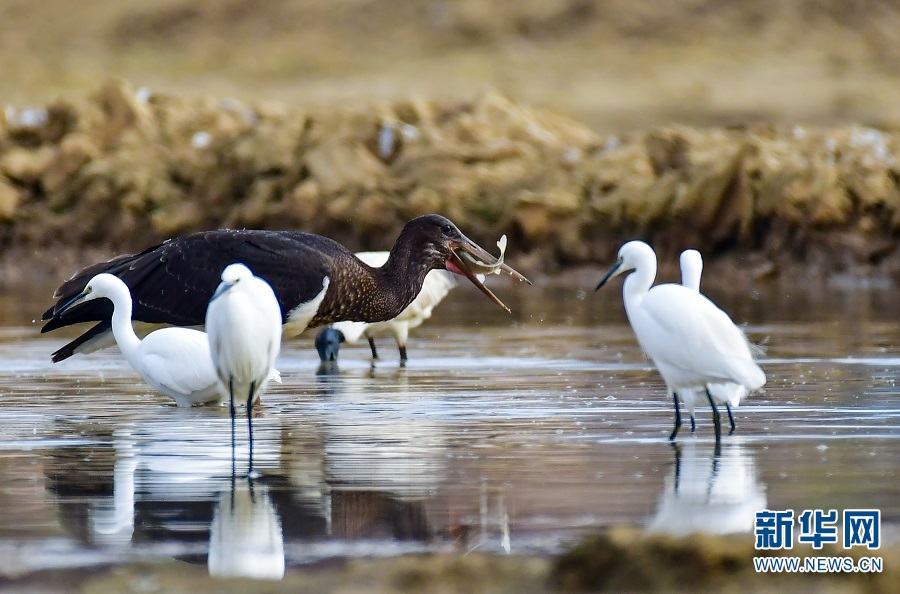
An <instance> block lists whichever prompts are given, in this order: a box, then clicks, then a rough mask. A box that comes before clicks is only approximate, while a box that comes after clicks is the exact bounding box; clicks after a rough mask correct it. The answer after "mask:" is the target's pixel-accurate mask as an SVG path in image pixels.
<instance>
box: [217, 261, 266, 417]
mask: <svg viewBox="0 0 900 594" xmlns="http://www.w3.org/2000/svg"><path fill="white" fill-rule="evenodd" d="M206 331H207V333H208V334H209V348H210V352H211V355H212V361H213V365H214V366H215V369H216V373H217V375H218V377H219V380H220V381H221V382H222V384H223V385H224V386H226V388H228V386H231V391H232V395H233V394H234V393H236V394H239V395H241V396H243V395H245V394H246V395H247V401H246V402H247V404H248V405H252V404H253V402H255V401H256V399H257V397H258V396H259V391H260V390H261V389H262V386H263V382H264V381H265V378H266V377H267V376H268V374H269V372H270V371H271V369H272V367H273V366H274V364H275V358H276V357H278V352H279V350H280V349H281V308H280V307H279V305H278V300H277V299H276V298H275V293H274V292H273V291H272V287H271V286H269V283H267V282H266V281H264V280H263V279H261V278H259V277H257V276H253V273H252V272H251V271H250V269H249V268H247V267H246V266H244V265H243V264H231V265H229V266H227V267H226V268H225V270H224V271H222V283H221V284H220V285H219V287H218V289H216V292H215V294H214V295H213V297H212V299H210V301H209V307H208V308H207V311H206Z"/></svg>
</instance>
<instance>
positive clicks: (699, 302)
mask: <svg viewBox="0 0 900 594" xmlns="http://www.w3.org/2000/svg"><path fill="white" fill-rule="evenodd" d="M618 256H619V257H618V261H617V262H616V264H615V266H614V267H613V268H612V270H610V271H609V273H608V274H607V275H606V277H604V279H603V280H602V281H600V284H599V285H598V286H597V288H598V289H599V288H600V287H601V286H603V285H604V284H605V283H606V282H607V281H608V280H609V279H610V278H613V277H615V276H617V275H619V274H621V273H623V272H628V271H632V270H633V271H634V272H633V273H632V274H630V275H628V278H626V279H625V283H624V286H623V290H622V295H623V299H624V301H625V312H626V313H627V315H628V320H629V322H630V323H631V327H632V329H633V330H634V333H635V336H636V337H637V339H638V342H639V343H640V345H641V348H642V349H643V350H644V352H646V353H647V355H648V356H649V357H650V359H652V360H653V363H654V364H655V365H656V367H657V369H659V372H660V374H661V375H662V376H663V379H664V380H665V382H666V384H667V386H668V387H669V388H670V389H671V390H673V391H675V392H679V391H681V390H683V389H685V388H696V389H703V390H705V389H706V387H707V386H709V385H710V384H722V383H735V384H740V385H742V386H744V387H745V388H747V389H748V390H755V389H757V388H760V387H762V385H763V384H765V382H766V376H765V373H763V371H762V369H760V367H759V365H757V364H756V362H755V361H754V360H753V354H752V352H751V349H750V344H749V343H748V341H747V338H746V337H745V336H744V333H743V332H741V330H740V329H739V328H738V327H737V326H735V324H734V322H732V321H731V318H730V317H728V314H726V313H725V312H724V311H722V310H721V309H719V308H718V307H717V306H716V305H715V304H714V303H713V302H712V301H710V300H709V299H707V298H706V297H705V296H704V295H702V294H701V293H698V292H697V291H693V290H691V289H688V288H687V287H684V286H681V285H675V284H664V285H657V286H656V287H653V288H652V289H651V288H650V287H651V285H652V284H653V281H654V279H655V278H656V254H655V253H654V251H653V248H651V247H650V246H649V245H647V244H646V243H644V242H642V241H630V242H628V243H626V244H625V245H623V246H622V247H621V248H620V249H619V255H618ZM708 399H709V401H710V404H711V405H712V408H713V420H714V422H715V428H716V440H717V442H718V439H719V436H720V431H721V428H720V427H719V416H718V409H717V408H716V407H715V404H714V403H713V401H712V397H711V396H710V397H708ZM676 411H677V409H676ZM679 425H680V417H679V418H677V420H676V429H675V431H674V432H673V433H672V436H671V437H672V438H674V436H675V435H676V434H677V431H678V426H679Z"/></svg>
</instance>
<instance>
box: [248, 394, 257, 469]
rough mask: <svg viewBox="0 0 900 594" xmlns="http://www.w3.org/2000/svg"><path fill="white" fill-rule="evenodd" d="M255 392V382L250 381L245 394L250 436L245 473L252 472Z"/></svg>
mask: <svg viewBox="0 0 900 594" xmlns="http://www.w3.org/2000/svg"><path fill="white" fill-rule="evenodd" d="M255 392H256V382H250V393H249V394H247V434H248V435H249V436H250V460H249V463H248V464H247V474H248V475H252V474H253V394H254V393H255Z"/></svg>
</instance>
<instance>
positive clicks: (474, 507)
mask: <svg viewBox="0 0 900 594" xmlns="http://www.w3.org/2000/svg"><path fill="white" fill-rule="evenodd" d="M589 280H592V281H593V282H596V280H597V279H589ZM586 285H587V286H586V287H585V289H586V291H584V292H583V291H579V290H577V289H570V290H567V289H539V288H533V287H532V288H529V287H524V286H523V287H500V288H498V290H497V292H498V293H499V294H501V296H502V298H504V300H506V301H507V303H508V304H509V305H510V306H511V307H512V308H513V311H514V314H513V315H508V314H506V313H504V312H502V311H501V310H499V308H496V306H494V305H493V304H491V303H490V302H489V301H487V300H486V299H484V298H483V297H481V296H480V294H478V293H477V292H475V291H473V290H471V289H470V288H468V287H466V288H461V289H458V290H457V291H456V292H455V293H451V295H450V296H449V297H448V299H447V301H446V302H445V303H444V304H442V306H441V307H440V308H439V309H438V311H437V312H436V315H435V317H434V318H433V319H432V320H431V321H429V322H428V323H426V324H425V325H424V326H423V327H421V328H419V329H418V330H417V331H413V336H412V338H411V341H410V344H409V353H410V361H409V364H408V365H407V367H405V368H401V367H400V366H399V365H398V362H397V351H396V348H395V347H394V346H393V341H392V339H390V338H383V339H381V340H380V341H379V345H380V352H381V355H382V358H383V359H382V360H381V361H380V362H378V364H377V365H375V366H374V367H373V366H370V363H369V351H368V347H367V346H366V345H364V344H360V345H357V346H355V347H350V346H345V347H344V348H343V349H342V351H341V358H342V360H341V363H340V372H339V373H337V374H330V375H323V374H317V366H318V359H317V356H316V353H315V350H314V349H313V348H312V335H311V334H310V335H309V336H304V337H301V338H300V339H296V340H292V341H289V342H287V343H286V344H285V347H284V349H283V351H282V356H281V358H280V360H279V364H278V367H279V369H280V370H281V372H282V374H283V377H284V383H283V384H281V385H276V386H275V387H274V388H272V389H271V391H270V392H269V393H268V394H266V395H265V397H264V404H263V406H262V408H261V409H260V410H259V411H258V415H257V416H256V417H255V419H254V432H255V449H254V452H255V458H254V459H255V468H256V470H258V471H259V476H258V478H255V479H253V480H248V479H247V478H246V458H247V439H246V428H245V425H244V424H243V423H241V424H239V425H238V437H237V443H236V444H235V446H236V447H235V459H234V468H233V460H232V448H231V442H230V421H229V417H228V414H227V411H226V410H225V409H224V408H219V407H206V408H196V409H188V410H185V409H178V408H175V407H174V406H172V405H171V404H170V402H169V401H167V400H166V399H165V398H163V397H161V396H158V395H156V394H154V393H152V392H151V390H150V389H149V388H148V387H147V386H146V385H144V384H143V383H142V382H141V381H140V380H139V379H138V378H137V377H136V376H135V375H134V374H133V373H132V372H131V370H130V369H129V368H128V367H127V365H126V363H125V362H124V360H123V359H122V358H121V356H120V355H119V354H118V352H117V351H116V350H115V349H110V350H108V351H106V352H101V353H97V354H94V355H90V356H77V357H74V358H73V359H70V360H68V361H66V362H64V363H61V364H51V363H50V362H49V355H50V353H51V352H52V351H53V350H54V349H55V348H56V347H58V346H60V345H61V344H62V343H63V341H64V339H65V338H66V337H65V336H58V335H53V334H51V335H49V336H48V335H40V334H39V333H38V328H39V326H38V325H33V324H32V323H31V320H32V318H35V317H37V316H38V315H39V312H40V311H41V309H42V308H41V306H46V305H48V304H49V302H48V301H47V300H46V299H45V297H46V295H49V290H48V291H47V292H44V293H40V298H32V297H31V296H25V297H23V296H16V295H5V296H3V297H2V303H0V305H2V309H3V310H4V311H5V313H4V314H3V315H4V316H5V317H4V319H3V320H2V326H0V557H2V558H3V559H4V560H5V561H4V562H3V565H5V566H6V568H7V571H19V570H27V569H29V568H32V569H33V568H41V567H66V566H90V565H94V564H105V563H114V562H119V561H122V560H138V559H159V558H179V559H186V560H189V561H192V562H196V563H201V564H208V565H209V568H210V571H211V572H213V573H218V574H222V573H225V574H227V573H229V572H231V573H244V574H248V575H254V574H258V575H260V576H265V575H267V574H269V575H277V573H278V572H279V571H283V566H284V565H286V566H287V567H288V569H290V568H291V567H294V566H298V565H302V564H305V563H309V562H312V561H317V560H321V559H327V558H332V557H345V556H360V555H365V556H371V555H376V556H380V555H393V554H398V553H402V552H407V551H421V550H459V551H467V550H474V549H479V550H486V551H494V552H512V553H538V554H550V553H553V552H556V551H558V550H559V549H560V547H562V546H564V545H565V544H567V543H570V542H572V541H573V540H574V539H575V538H577V536H578V535H579V534H581V533H583V532H584V531H585V530H589V529H597V528H601V527H603V526H607V525H610V524H619V523H628V524H635V525H642V526H646V527H647V529H648V530H653V531H664V532H672V533H676V534H683V533H687V532H690V531H693V530H709V531H717V532H735V531H748V532H749V531H750V530H751V527H752V522H753V513H754V511H756V510H758V509H763V508H766V507H768V508H770V509H796V510H801V509H810V508H826V509H827V508H836V509H846V508H854V507H855V508H879V509H881V510H882V514H883V519H882V521H883V524H884V525H885V533H886V534H889V533H890V530H889V528H890V527H891V526H896V525H897V523H898V520H900V480H898V479H900V399H898V387H897V384H898V379H900V346H898V345H900V312H898V309H900V308H898V306H897V301H896V296H895V295H894V294H893V292H891V291H888V290H875V291H863V290H846V289H841V290H837V289H836V290H833V291H830V290H825V291H810V292H809V293H803V294H795V295H792V294H790V293H787V294H772V293H771V292H770V293H766V292H764V291H763V294H755V293H751V292H749V291H747V292H743V293H741V292H736V294H734V295H728V296H719V295H713V296H714V297H715V298H717V300H718V301H719V303H720V305H722V306H723V307H725V308H726V309H728V310H729V311H730V312H731V313H732V314H733V316H734V318H735V319H736V320H737V321H739V322H742V323H746V324H747V330H748V333H749V334H750V335H751V337H752V338H753V339H755V340H757V341H765V342H766V343H767V346H768V351H767V353H766V354H765V355H764V357H763V359H762V366H763V368H764V369H765V371H766V373H767V375H768V378H769V379H768V384H767V385H766V388H765V390H764V391H763V392H761V393H757V394H754V395H753V396H752V397H751V398H750V399H749V400H748V401H746V403H745V404H744V405H742V406H741V407H740V408H738V409H736V411H735V412H736V421H737V425H738V430H737V432H736V433H735V434H734V435H732V436H727V437H724V438H723V446H722V452H721V455H719V456H714V455H713V433H712V427H711V420H710V414H709V410H708V409H707V408H701V409H700V410H699V413H698V419H697V420H698V428H697V432H696V434H695V435H693V436H692V435H691V434H690V431H689V428H686V429H685V430H683V433H682V436H681V437H680V438H679V440H678V443H679V447H678V448H673V447H672V446H671V445H670V444H669V442H668V440H667V439H666V438H667V436H668V433H669V432H670V431H671V423H672V418H673V411H672V405H671V402H670V400H669V399H668V397H667V396H666V394H665V389H664V386H663V384H662V381H661V380H660V377H659V375H658V374H657V373H656V372H655V371H654V370H653V369H652V368H651V367H650V366H649V365H648V363H647V362H646V361H645V360H644V359H643V358H642V356H641V354H640V351H639V350H638V348H637V345H636V342H635V340H634V337H633V335H632V333H631V330H630V328H629V327H628V325H627V323H626V321H625V318H624V314H623V311H622V302H621V294H620V292H619V291H620V288H619V286H618V285H616V286H615V288H613V289H610V290H609V291H608V292H606V290H604V291H601V292H600V293H593V292H592V291H591V289H592V287H591V286H590V285H591V283H590V282H588V281H586ZM70 335H71V334H70ZM895 534H896V532H895ZM248 559H250V561H247V560H248ZM254 572H255V573H254Z"/></svg>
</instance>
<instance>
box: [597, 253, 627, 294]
mask: <svg viewBox="0 0 900 594" xmlns="http://www.w3.org/2000/svg"><path fill="white" fill-rule="evenodd" d="M621 272H622V259H621V258H619V259H618V260H617V261H616V263H615V264H614V265H613V267H612V269H611V270H610V271H609V272H607V273H606V276H604V277H603V280H601V281H600V283H599V284H598V285H597V288H596V289H594V290H595V291H599V290H600V287H602V286H603V285H605V284H606V281H608V280H609V279H611V278H613V277H614V276H618V275H619V273H621Z"/></svg>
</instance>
